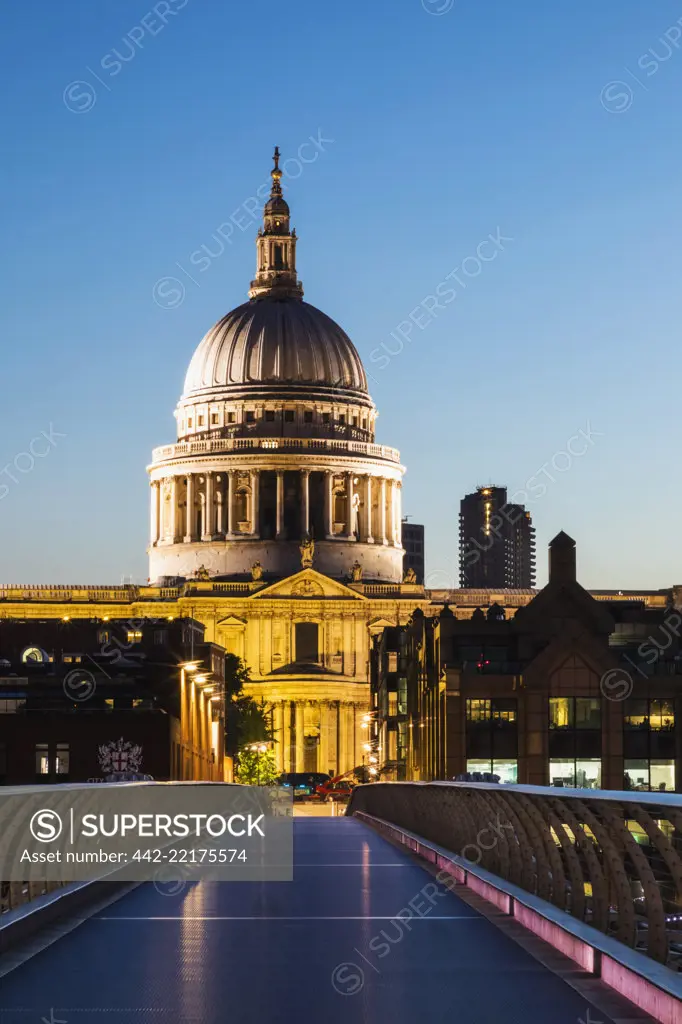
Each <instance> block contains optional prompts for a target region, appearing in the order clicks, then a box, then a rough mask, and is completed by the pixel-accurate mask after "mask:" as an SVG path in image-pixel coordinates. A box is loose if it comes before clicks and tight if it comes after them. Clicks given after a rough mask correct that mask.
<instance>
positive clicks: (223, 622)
mask: <svg viewBox="0 0 682 1024" xmlns="http://www.w3.org/2000/svg"><path fill="white" fill-rule="evenodd" d="M216 625H217V626H227V627H229V626H236V627H237V629H243V628H244V626H245V625H246V619H241V618H240V617H239V616H238V615H226V616H225V618H224V619H219V620H218V622H217V623H216Z"/></svg>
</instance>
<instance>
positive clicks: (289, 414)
mask: <svg viewBox="0 0 682 1024" xmlns="http://www.w3.org/2000/svg"><path fill="white" fill-rule="evenodd" d="M284 422H285V423H293V422H294V410H293V409H285V410H284Z"/></svg>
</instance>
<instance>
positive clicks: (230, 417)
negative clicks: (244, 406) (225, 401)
mask: <svg viewBox="0 0 682 1024" xmlns="http://www.w3.org/2000/svg"><path fill="white" fill-rule="evenodd" d="M234 420H235V414H234V413H233V412H228V414H227V422H228V423H234Z"/></svg>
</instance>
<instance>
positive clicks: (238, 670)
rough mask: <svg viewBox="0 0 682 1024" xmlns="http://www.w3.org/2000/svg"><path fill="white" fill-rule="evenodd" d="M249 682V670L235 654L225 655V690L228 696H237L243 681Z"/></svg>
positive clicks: (242, 687) (243, 683)
mask: <svg viewBox="0 0 682 1024" xmlns="http://www.w3.org/2000/svg"><path fill="white" fill-rule="evenodd" d="M250 682H251V672H250V671H249V668H248V666H247V665H245V664H244V662H243V661H242V659H241V658H238V657H237V655H236V654H226V655H225V692H226V693H227V695H228V697H239V696H240V694H241V692H242V690H243V689H244V685H245V683H250Z"/></svg>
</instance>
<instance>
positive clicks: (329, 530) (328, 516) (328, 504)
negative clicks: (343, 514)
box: [324, 470, 334, 539]
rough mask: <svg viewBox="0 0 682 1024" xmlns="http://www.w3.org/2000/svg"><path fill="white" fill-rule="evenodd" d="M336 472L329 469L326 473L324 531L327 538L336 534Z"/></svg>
mask: <svg viewBox="0 0 682 1024" xmlns="http://www.w3.org/2000/svg"><path fill="white" fill-rule="evenodd" d="M333 491H334V474H333V473H332V472H331V471H330V470H327V471H326V473H325V474H324V532H325V534H326V536H327V539H331V538H332V537H333V536H334V494H333Z"/></svg>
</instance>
